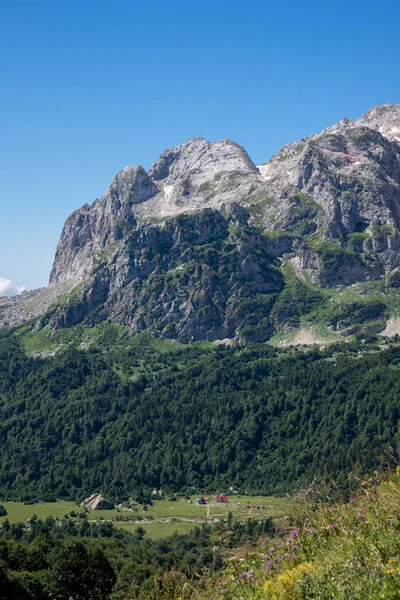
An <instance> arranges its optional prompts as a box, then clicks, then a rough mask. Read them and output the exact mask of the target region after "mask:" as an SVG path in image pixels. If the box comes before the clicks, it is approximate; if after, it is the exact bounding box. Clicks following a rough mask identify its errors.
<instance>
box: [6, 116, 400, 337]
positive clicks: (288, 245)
mask: <svg viewBox="0 0 400 600" xmlns="http://www.w3.org/2000/svg"><path fill="white" fill-rule="evenodd" d="M399 250H400V104H387V105H384V106H380V107H375V108H373V109H371V110H369V111H368V112H367V113H366V114H365V115H364V116H362V117H361V118H360V119H357V120H354V121H353V120H350V119H343V120H341V121H339V123H337V124H336V125H334V126H332V127H329V128H327V129H325V130H324V131H322V133H321V134H318V135H311V136H310V137H308V138H305V139H302V140H300V141H299V142H294V143H291V144H288V145H286V146H284V147H283V148H281V149H280V150H279V152H278V153H277V154H275V155H274V156H273V157H272V158H271V159H270V160H269V161H268V162H266V163H265V164H263V165H261V166H259V167H257V166H256V165H255V164H254V163H253V162H252V160H251V159H250V158H249V156H248V154H247V153H246V151H245V150H244V149H243V148H242V147H241V146H239V145H238V144H236V143H234V142H232V141H230V140H221V141H219V142H215V143H210V142H207V141H205V140H203V139H201V138H195V139H191V140H188V141H187V142H185V143H184V144H182V145H181V146H178V147H176V148H173V149H172V150H167V151H165V152H164V153H163V154H162V155H161V156H160V158H159V159H158V160H157V161H156V162H155V163H154V164H153V166H152V167H151V169H150V170H149V171H148V172H146V171H145V169H143V167H141V166H138V165H133V166H129V167H126V168H125V169H123V170H122V171H121V172H120V173H118V174H117V175H116V176H115V177H114V179H113V181H112V182H111V185H110V187H109V188H108V189H107V191H106V193H105V194H104V196H103V197H102V198H101V199H99V200H96V201H95V202H94V203H93V204H92V205H88V204H85V205H84V206H83V207H82V208H81V209H79V210H77V211H75V212H74V213H73V214H72V215H70V216H69V217H68V219H67V221H66V223H65V225H64V228H63V231H62V234H61V237H60V241H59V244H58V247H57V251H56V256H55V260H54V264H53V268H52V271H51V275H50V282H49V287H48V288H46V289H44V290H38V291H35V292H26V293H24V294H22V295H21V296H20V297H14V298H11V299H10V298H7V299H3V300H1V301H0V319H1V320H2V321H1V322H2V324H3V325H8V326H14V325H18V324H21V323H23V322H25V321H27V320H30V319H36V321H35V325H34V326H35V327H36V328H43V327H47V328H49V329H51V330H58V329H62V328H66V327H71V326H73V325H76V324H78V323H83V324H84V325H89V326H93V325H96V324H98V323H100V322H102V321H112V322H115V323H119V324H121V325H124V326H127V327H129V328H131V329H132V330H133V332H134V333H139V332H142V331H147V330H148V331H152V332H154V333H155V334H156V335H159V336H163V337H166V338H174V339H177V340H179V341H181V342H184V343H188V342H190V341H192V340H207V341H218V340H233V339H234V340H237V341H239V342H241V343H246V342H249V341H266V340H269V339H270V338H271V337H272V336H274V335H275V336H276V335H278V336H279V335H281V336H289V337H290V335H291V333H292V332H301V331H302V328H305V327H307V328H308V329H310V328H313V327H314V328H315V327H319V328H320V335H321V338H322V339H324V340H326V339H328V338H329V337H330V336H333V337H335V336H336V337H337V336H339V335H341V336H345V337H348V336H350V335H360V336H363V335H364V336H365V335H369V334H371V333H376V332H382V331H384V330H385V328H386V332H388V333H390V332H392V333H393V332H396V331H397V329H396V327H397V321H396V320H394V319H395V317H396V315H397V314H398V313H397V311H398V308H399V307H398V304H399V298H400V297H399V295H398V291H397V289H396V288H398V287H399V286H400V252H399ZM388 323H389V325H388ZM393 324H394V325H393ZM321 328H323V333H321V331H322V329H321ZM384 332H385V331H384ZM292 337H293V336H292ZM288 339H289V338H288ZM296 339H297V338H296ZM298 339H300V338H298Z"/></svg>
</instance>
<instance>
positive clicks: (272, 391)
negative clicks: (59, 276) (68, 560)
mask: <svg viewBox="0 0 400 600" xmlns="http://www.w3.org/2000/svg"><path fill="white" fill-rule="evenodd" d="M146 352H147V350H146V349H145V348H141V346H140V344H139V345H138V344H136V345H135V344H133V345H132V346H127V347H125V346H124V345H120V346H118V347H117V348H116V349H114V351H113V352H106V353H105V352H102V348H101V346H100V347H99V346H97V347H95V348H92V349H87V350H82V349H78V347H77V346H74V345H72V346H69V347H67V348H66V350H64V351H63V352H59V353H56V354H55V355H54V356H49V357H47V358H33V357H30V356H28V355H27V354H26V353H25V351H24V349H23V347H22V345H21V344H20V342H19V340H18V339H17V337H16V336H14V335H8V336H5V337H3V339H1V340H0V372H1V378H0V498H3V499H22V500H27V499H50V498H71V499H74V500H75V499H79V498H82V497H83V496H85V495H88V494H89V493H93V491H102V492H103V493H104V494H106V495H107V497H109V498H112V499H114V500H118V499H125V498H127V497H129V496H131V495H132V494H135V493H137V492H138V490H139V489H142V488H143V487H144V488H146V489H149V488H152V487H153V486H155V487H162V488H164V489H166V490H168V489H169V490H172V491H185V490H187V489H188V488H195V490H209V491H212V490H216V491H223V490H225V489H227V488H228V487H230V486H234V487H235V488H237V489H241V490H242V491H244V492H260V493H281V492H284V491H289V490H292V489H294V488H296V487H299V486H304V485H306V484H308V483H310V482H311V481H312V480H313V479H315V478H316V477H320V476H322V475H323V474H324V473H327V474H328V475H329V476H331V477H333V478H335V479H336V481H337V482H338V483H339V485H340V486H341V487H343V488H345V487H346V480H347V475H348V473H349V472H350V471H358V472H363V471H368V470H372V469H374V468H376V466H377V465H378V464H379V457H380V456H382V455H383V454H384V453H385V451H386V450H387V449H388V448H389V447H393V448H394V449H395V450H397V448H398V442H399V432H398V421H399V419H400V402H399V399H400V378H399V368H400V367H399V365H400V348H398V347H397V346H396V345H393V347H390V348H388V349H386V350H380V349H379V347H369V346H368V345H365V344H364V345H362V344H361V345H358V346H356V345H353V346H352V345H339V346H337V347H335V346H331V347H330V348H329V349H325V350H319V349H317V348H315V349H309V350H308V351H301V350H295V349H291V350H286V351H281V350H275V349H273V348H270V347H268V346H265V345H261V344H260V345H253V346H247V347H245V348H241V347H232V348H216V349H207V348H205V349H204V348H201V347H198V346H192V347H191V346H188V347H185V348H183V349H175V350H173V351H170V352H157V351H151V352H148V353H147V355H146ZM143 357H144V358H145V361H146V371H145V372H144V373H143V372H142V373H137V372H136V373H135V370H134V366H135V364H137V361H138V359H139V358H140V359H143Z"/></svg>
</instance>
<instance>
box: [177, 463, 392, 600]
mask: <svg viewBox="0 0 400 600" xmlns="http://www.w3.org/2000/svg"><path fill="white" fill-rule="evenodd" d="M187 597H191V598H193V597H195V598H208V599H210V600H213V599H214V600H215V599H216V598H221V597H224V598H225V599H232V600H245V599H248V600H250V599H252V600H261V599H265V600H266V599H270V600H310V599H312V598H313V599H318V600H328V599H332V598H335V600H395V599H398V598H400V468H397V473H396V474H394V475H392V476H391V477H390V478H388V479H386V480H385V481H383V482H381V484H380V485H379V484H378V485H372V484H370V483H367V482H365V483H364V484H363V486H362V488H361V490H360V491H359V492H358V494H357V495H355V496H354V497H352V498H350V499H348V500H347V501H346V502H345V503H342V504H338V503H335V504H326V503H322V504H319V505H318V504H317V505H314V504H313V503H306V504H305V505H304V508H303V509H302V510H301V511H299V512H298V514H297V515H296V516H294V518H293V519H292V523H291V527H290V528H285V529H283V530H279V529H278V530H277V532H276V535H275V536H274V537H273V538H270V539H268V540H267V541H263V542H261V543H260V544H259V545H258V546H257V547H256V548H250V547H248V548H247V549H245V548H242V549H237V550H236V551H235V552H231V553H229V554H226V555H225V562H224V567H223V569H222V575H219V576H218V578H214V579H213V578H209V580H208V581H207V582H206V583H205V584H204V588H203V590H202V593H201V594H197V593H196V594H195V595H194V596H193V595H192V596H187Z"/></svg>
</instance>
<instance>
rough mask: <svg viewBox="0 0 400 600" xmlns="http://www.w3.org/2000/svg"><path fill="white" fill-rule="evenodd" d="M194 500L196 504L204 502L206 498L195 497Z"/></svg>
mask: <svg viewBox="0 0 400 600" xmlns="http://www.w3.org/2000/svg"><path fill="white" fill-rule="evenodd" d="M196 502H197V504H205V503H206V499H205V498H203V496H202V497H201V498H196Z"/></svg>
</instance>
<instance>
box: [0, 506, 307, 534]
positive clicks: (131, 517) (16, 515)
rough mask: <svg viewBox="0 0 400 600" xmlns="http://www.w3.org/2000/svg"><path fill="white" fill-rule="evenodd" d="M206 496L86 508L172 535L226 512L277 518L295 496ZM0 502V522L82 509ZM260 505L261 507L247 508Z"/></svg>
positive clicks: (95, 515) (120, 523) (129, 526)
mask: <svg viewBox="0 0 400 600" xmlns="http://www.w3.org/2000/svg"><path fill="white" fill-rule="evenodd" d="M205 496H206V497H209V499H210V501H209V502H208V503H207V504H206V505H205V506H198V505H197V504H196V503H195V501H194V500H195V498H192V502H193V503H192V504H190V503H189V502H188V500H187V499H185V498H178V499H177V500H166V499H163V500H154V502H153V506H148V507H146V508H145V509H144V507H143V506H138V507H135V509H134V510H133V511H127V510H124V509H122V508H115V509H113V510H91V511H89V512H88V519H89V520H90V521H101V520H106V521H111V522H112V523H113V524H114V526H115V527H120V528H122V529H124V530H126V531H131V532H133V531H135V530H136V529H137V527H139V526H140V527H143V529H145V531H146V535H147V536H148V537H149V538H151V539H160V538H164V537H168V536H170V535H173V534H174V533H175V532H177V533H179V534H184V533H188V532H189V531H190V530H191V529H193V527H195V526H196V525H201V524H202V523H203V522H206V521H208V520H210V521H211V520H217V519H218V520H223V519H226V518H227V517H228V515H229V513H232V517H233V519H235V520H243V519H247V518H249V517H251V518H252V519H256V520H262V519H266V518H271V517H272V518H279V517H282V516H284V515H286V514H287V512H292V510H293V507H294V502H295V501H294V500H293V499H291V498H274V497H271V496H233V497H231V498H230V502H229V503H227V504H217V503H216V502H215V497H212V496H207V495H205ZM0 504H3V506H4V507H5V508H6V510H7V515H6V516H4V517H0V525H1V524H2V522H4V521H5V520H6V519H8V521H9V522H10V523H11V524H13V523H20V522H25V521H26V520H27V519H30V518H31V517H32V516H33V515H36V516H37V518H38V519H42V520H43V519H45V518H46V517H54V518H60V519H61V518H63V517H64V516H65V515H70V513H71V512H75V513H79V512H81V511H82V509H81V508H80V507H79V506H77V505H76V504H75V503H74V502H65V501H61V500H60V501H58V502H39V503H35V504H24V503H23V502H3V501H0ZM247 505H250V506H251V507H255V506H259V507H264V508H259V509H257V508H250V509H248V508H246V506H247Z"/></svg>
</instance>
